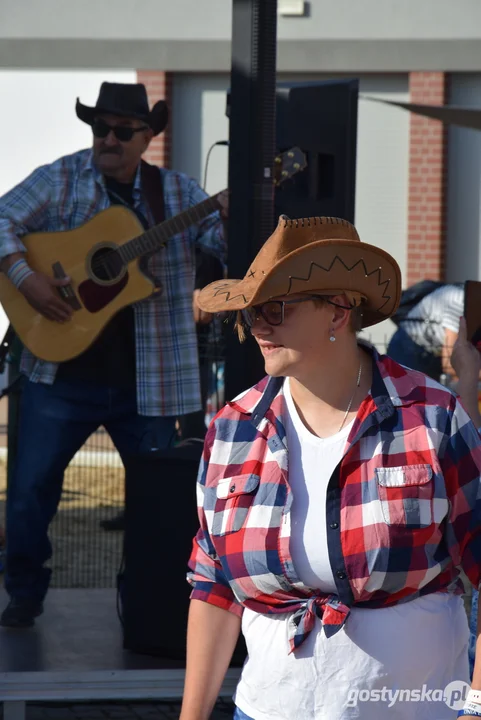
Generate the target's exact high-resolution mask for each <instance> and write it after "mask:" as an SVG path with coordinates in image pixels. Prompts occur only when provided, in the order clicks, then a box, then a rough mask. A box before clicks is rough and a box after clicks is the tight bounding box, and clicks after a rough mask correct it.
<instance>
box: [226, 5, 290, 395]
mask: <svg viewBox="0 0 481 720" xmlns="http://www.w3.org/2000/svg"><path fill="white" fill-rule="evenodd" d="M276 48H277V0H233V23H232V75H231V101H230V144H229V189H230V193H231V195H230V210H229V250H228V259H227V264H228V271H229V277H231V278H242V277H244V275H245V273H246V271H247V269H248V267H249V265H250V263H251V262H252V260H253V258H254V256H255V255H256V253H257V251H258V250H259V248H260V247H261V245H262V244H263V243H264V242H265V240H266V239H267V238H268V237H269V235H270V234H271V233H272V230H273V229H274V185H273V178H272V169H273V165H274V158H275V150H276V147H275V143H276V139H275V134H276V133H275V107H276ZM262 375H263V362H262V357H261V355H260V352H259V350H258V349H257V346H256V344H255V343H254V341H253V340H252V338H249V339H248V340H247V341H246V342H245V343H244V344H242V345H239V342H238V340H237V339H236V337H235V336H234V334H233V333H232V332H230V331H228V333H227V344H226V369H225V376H226V377H225V385H226V399H231V398H232V397H234V396H235V395H237V394H238V393H239V392H240V391H241V390H244V389H246V388H247V387H249V386H250V385H252V384H253V383H255V382H257V381H258V380H260V378H261V377H262Z"/></svg>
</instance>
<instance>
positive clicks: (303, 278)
mask: <svg viewBox="0 0 481 720" xmlns="http://www.w3.org/2000/svg"><path fill="white" fill-rule="evenodd" d="M336 260H338V261H339V262H340V263H341V264H342V265H343V266H344V268H345V269H346V270H347V271H348V272H352V271H353V270H355V268H356V267H357V266H358V265H362V267H363V268H364V274H365V277H369V276H370V275H375V274H376V273H377V274H378V281H377V284H378V286H379V287H382V285H385V288H384V290H383V293H382V297H383V299H384V300H385V301H386V302H384V303H383V304H382V305H381V306H380V307H379V308H377V312H379V311H380V310H382V309H383V307H385V305H387V303H388V302H389V301H390V300H392V296H391V295H386V294H385V293H386V290H387V288H388V287H389V284H390V282H391V279H390V278H389V279H388V280H383V281H381V270H382V268H380V267H377V268H375V269H374V270H371V272H369V271H368V269H367V267H366V263H365V262H364V260H363V259H362V258H361V259H360V260H358V261H357V262H355V263H354V265H353V266H352V267H348V266H347V265H346V263H345V262H344V260H343V259H342V258H341V257H339V255H335V256H334V258H333V260H332V262H331V264H330V265H329V267H323V266H322V265H319V263H315V262H311V265H310V268H309V272H308V274H307V277H298V276H296V275H290V276H289V288H288V290H287V292H286V293H285V294H286V295H289V293H290V292H291V287H292V283H293V281H294V280H302V281H304V282H307V281H308V280H309V279H310V277H311V275H312V270H313V268H314V267H317V268H319V270H324V272H330V271H331V270H332V267H333V265H334V263H335V262H336Z"/></svg>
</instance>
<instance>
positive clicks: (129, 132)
mask: <svg viewBox="0 0 481 720" xmlns="http://www.w3.org/2000/svg"><path fill="white" fill-rule="evenodd" d="M148 129H149V128H148V127H147V125H143V126H142V127H139V128H133V127H129V126H128V125H109V124H108V123H106V122H105V120H94V122H93V124H92V132H93V134H94V135H95V137H96V138H106V137H107V135H108V134H109V132H110V131H111V130H112V132H113V134H114V135H115V137H116V138H117V140H120V142H129V140H132V138H133V137H134V133H138V132H142V131H143V130H148Z"/></svg>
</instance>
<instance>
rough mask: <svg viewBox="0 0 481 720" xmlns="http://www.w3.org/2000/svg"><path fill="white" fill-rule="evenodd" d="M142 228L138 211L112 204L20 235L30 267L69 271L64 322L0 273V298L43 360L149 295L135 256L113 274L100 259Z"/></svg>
mask: <svg viewBox="0 0 481 720" xmlns="http://www.w3.org/2000/svg"><path fill="white" fill-rule="evenodd" d="M143 232H144V229H143V227H142V225H141V224H140V222H139V220H138V219H137V216H136V215H135V214H134V213H133V212H132V211H130V210H129V209H128V208H126V207H123V206H121V205H116V206H114V207H110V208H108V209H107V210H103V211H102V212H100V213H98V215H96V216H95V217H94V218H93V219H92V220H89V221H88V222H87V223H85V225H82V226H81V227H79V228H76V229H75V230H68V231H63V232H52V233H48V232H42V233H32V234H30V235H26V236H25V237H23V238H22V242H23V243H24V245H25V247H26V249H27V255H26V259H27V261H28V263H29V265H30V267H31V268H32V269H33V270H36V271H38V272H42V273H44V274H45V275H49V276H50V277H53V276H59V275H60V274H62V272H63V274H64V275H67V276H68V277H70V279H71V285H70V286H69V290H70V292H71V293H72V296H71V299H70V300H69V299H67V301H68V302H71V304H72V307H73V308H74V312H73V314H72V317H71V319H70V320H69V321H68V322H67V323H57V322H53V321H51V320H47V318H45V317H43V315H41V314H40V313H39V312H37V311H36V310H34V309H33V308H32V307H31V306H30V305H29V304H28V302H27V301H26V300H25V298H24V297H23V295H22V294H21V293H20V292H19V291H18V290H17V289H16V288H15V287H14V286H13V285H12V283H11V282H10V280H9V279H8V278H7V277H6V275H4V274H3V273H0V302H1V304H2V305H3V308H4V310H5V312H6V314H7V315H8V317H9V319H10V322H11V323H12V325H13V327H14V329H15V332H16V333H17V335H18V337H19V338H20V340H21V341H22V343H23V345H25V347H27V348H28V349H29V350H30V351H31V352H32V353H33V354H34V355H36V357H38V358H40V359H41V360H47V361H50V362H63V361H65V360H70V359H71V358H74V357H76V356H77V355H80V354H81V353H82V352H84V351H85V350H86V349H87V348H88V347H89V346H90V345H91V344H92V343H93V342H94V341H95V339H96V338H97V337H98V336H99V334H100V333H101V332H102V330H103V329H104V327H105V326H106V325H107V323H108V322H109V320H111V318H112V317H113V316H114V315H115V314H116V313H117V312H118V311H119V310H121V309H122V308H124V307H126V306H127V305H131V304H132V303H135V302H138V301H139V300H144V299H145V298H147V297H149V296H150V295H152V294H153V293H154V292H155V291H156V288H155V285H154V283H153V282H152V280H150V279H149V278H148V277H147V276H146V275H145V274H144V273H142V271H141V270H140V267H139V262H138V260H134V261H132V262H130V263H128V264H127V265H126V266H124V267H122V268H119V273H118V276H117V277H112V276H111V275H110V276H108V275H107V276H106V274H105V270H103V266H102V265H99V262H100V261H101V260H102V258H105V257H106V253H109V252H111V250H112V249H115V248H119V247H121V246H122V245H124V244H125V243H127V242H128V241H129V240H131V239H133V238H135V237H137V236H139V235H142V233H143Z"/></svg>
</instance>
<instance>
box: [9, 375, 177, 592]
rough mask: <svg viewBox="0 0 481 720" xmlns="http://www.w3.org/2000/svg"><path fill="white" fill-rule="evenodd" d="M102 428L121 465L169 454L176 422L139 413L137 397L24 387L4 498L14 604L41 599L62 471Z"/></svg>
mask: <svg viewBox="0 0 481 720" xmlns="http://www.w3.org/2000/svg"><path fill="white" fill-rule="evenodd" d="M101 425H103V426H104V427H105V429H106V430H107V432H108V433H109V435H110V437H111V438H112V441H113V443H114V445H115V447H116V448H117V450H118V452H119V453H120V456H121V458H122V459H124V458H126V457H127V456H129V455H131V454H143V453H148V452H150V451H152V450H153V449H163V448H166V447H168V446H169V445H170V444H171V442H172V440H173V437H174V432H175V418H174V417H145V416H142V415H138V414H137V403H136V397H135V391H134V390H121V389H114V388H108V387H105V386H103V385H90V384H87V383H81V382H78V383H77V382H70V381H64V380H59V381H57V382H55V383H54V384H53V385H45V384H41V383H32V382H29V381H26V382H25V385H24V389H23V392H22V398H21V404H20V423H19V433H18V452H17V457H16V462H15V467H14V469H13V473H12V480H11V486H10V487H9V488H8V494H7V544H6V550H7V553H6V560H7V567H6V575H5V587H6V589H7V592H8V593H9V595H10V596H12V597H17V598H28V599H31V600H32V601H35V602H40V601H42V600H43V599H44V597H45V595H46V593H47V589H48V584H49V580H50V574H51V571H50V570H49V569H47V568H44V567H43V565H44V563H45V562H46V561H47V560H48V559H49V558H50V557H51V555H52V547H51V545H50V541H49V539H48V534H47V533H48V527H49V525H50V522H51V521H52V519H53V517H54V515H55V513H56V511H57V506H58V503H59V501H60V496H61V493H62V483H63V474H64V471H65V469H66V467H67V465H68V464H69V462H70V461H71V460H72V458H73V456H74V455H75V453H76V452H77V451H78V450H79V449H80V448H81V447H82V445H83V444H84V442H85V441H86V440H87V438H88V437H89V436H90V435H91V434H92V433H94V432H95V431H96V430H97V429H98V428H99V427H100V426H101Z"/></svg>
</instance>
